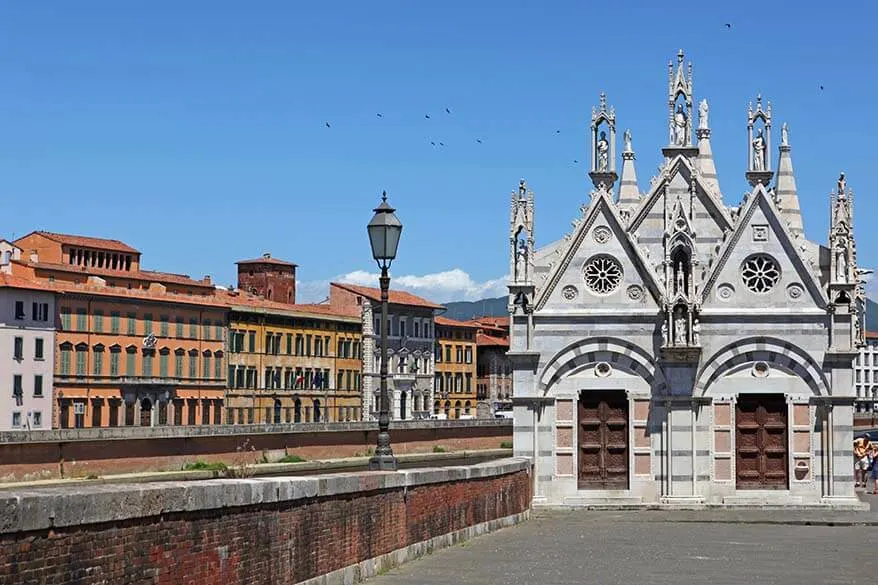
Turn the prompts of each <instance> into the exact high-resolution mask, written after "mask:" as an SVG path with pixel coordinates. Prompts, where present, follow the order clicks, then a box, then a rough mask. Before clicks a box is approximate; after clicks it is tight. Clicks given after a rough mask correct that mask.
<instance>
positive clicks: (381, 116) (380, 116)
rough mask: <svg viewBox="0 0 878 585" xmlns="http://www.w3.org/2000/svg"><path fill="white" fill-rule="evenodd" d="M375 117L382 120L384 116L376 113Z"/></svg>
mask: <svg viewBox="0 0 878 585" xmlns="http://www.w3.org/2000/svg"><path fill="white" fill-rule="evenodd" d="M375 115H376V116H378V117H379V118H383V117H384V116H383V115H381V114H380V113H378V114H375Z"/></svg>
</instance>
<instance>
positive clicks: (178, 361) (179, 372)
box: [174, 351, 183, 378]
mask: <svg viewBox="0 0 878 585" xmlns="http://www.w3.org/2000/svg"><path fill="white" fill-rule="evenodd" d="M174 375H175V376H176V377H178V378H182V377H183V352H182V351H179V352H178V353H175V354H174Z"/></svg>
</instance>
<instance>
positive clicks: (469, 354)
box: [464, 347, 473, 364]
mask: <svg viewBox="0 0 878 585" xmlns="http://www.w3.org/2000/svg"><path fill="white" fill-rule="evenodd" d="M464 359H465V361H466V363H468V364H471V363H473V348H471V347H468V348H466V349H465V350H464Z"/></svg>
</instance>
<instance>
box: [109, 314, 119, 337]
mask: <svg viewBox="0 0 878 585" xmlns="http://www.w3.org/2000/svg"><path fill="white" fill-rule="evenodd" d="M110 333H119V313H118V311H113V312H112V313H110Z"/></svg>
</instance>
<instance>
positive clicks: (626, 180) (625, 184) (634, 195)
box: [619, 130, 640, 206]
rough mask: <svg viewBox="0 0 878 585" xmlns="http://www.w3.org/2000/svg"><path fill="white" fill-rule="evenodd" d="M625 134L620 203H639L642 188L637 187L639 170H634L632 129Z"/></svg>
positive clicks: (622, 204) (627, 204) (623, 204)
mask: <svg viewBox="0 0 878 585" xmlns="http://www.w3.org/2000/svg"><path fill="white" fill-rule="evenodd" d="M624 136H625V140H624V148H623V150H622V180H621V181H620V182H619V205H621V206H629V205H637V204H638V203H640V190H639V189H638V188H637V172H636V171H635V170H634V148H632V146H631V130H625V135H624Z"/></svg>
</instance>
